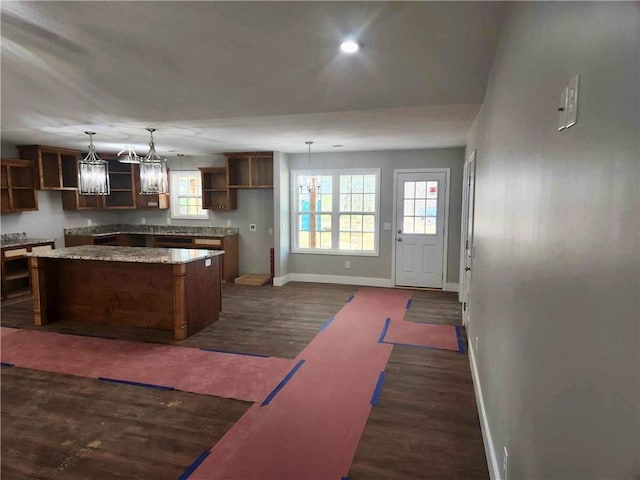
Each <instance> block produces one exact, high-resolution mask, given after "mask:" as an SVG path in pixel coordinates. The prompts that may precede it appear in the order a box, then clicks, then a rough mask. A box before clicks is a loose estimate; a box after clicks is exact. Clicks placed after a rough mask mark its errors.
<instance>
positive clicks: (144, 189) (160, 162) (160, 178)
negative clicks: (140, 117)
mask: <svg viewBox="0 0 640 480" xmlns="http://www.w3.org/2000/svg"><path fill="white" fill-rule="evenodd" d="M147 131H148V132H149V133H150V134H151V140H150V141H149V153H147V156H146V157H144V158H141V159H140V193H141V194H143V195H152V194H155V193H168V192H169V185H168V181H167V161H166V160H165V159H163V158H160V155H158V154H157V153H156V146H155V144H154V142H153V132H155V131H156V129H155V128H147Z"/></svg>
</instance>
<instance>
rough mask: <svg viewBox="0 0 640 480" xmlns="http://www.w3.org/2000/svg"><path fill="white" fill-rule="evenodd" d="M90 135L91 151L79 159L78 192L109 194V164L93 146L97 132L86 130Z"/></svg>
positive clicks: (81, 193) (83, 193)
mask: <svg viewBox="0 0 640 480" xmlns="http://www.w3.org/2000/svg"><path fill="white" fill-rule="evenodd" d="M84 133H86V134H87V135H89V153H87V156H86V157H84V158H83V159H82V160H78V193H79V194H80V195H109V193H111V189H110V188H109V166H108V165H107V162H106V160H102V159H101V158H100V157H99V156H98V154H97V153H96V148H95V147H94V146H93V136H94V135H95V134H96V132H84Z"/></svg>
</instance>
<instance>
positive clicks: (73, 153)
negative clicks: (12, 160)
mask: <svg viewBox="0 0 640 480" xmlns="http://www.w3.org/2000/svg"><path fill="white" fill-rule="evenodd" d="M17 148H18V152H19V154H20V158H21V159H24V160H31V161H32V162H34V164H35V165H36V168H37V178H38V188H39V189H41V190H69V189H77V188H78V158H79V155H80V152H79V151H78V150H69V149H64V148H56V147H44V146H41V145H19V146H18V147H17Z"/></svg>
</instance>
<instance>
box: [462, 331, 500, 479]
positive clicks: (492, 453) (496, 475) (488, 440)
mask: <svg viewBox="0 0 640 480" xmlns="http://www.w3.org/2000/svg"><path fill="white" fill-rule="evenodd" d="M467 351H468V352H469V363H470V364H471V377H472V379H473V388H474V390H475V391H476V404H477V406H478V415H479V416H480V428H481V430H482V440H483V442H484V452H485V455H486V457H487V465H488V467H489V478H491V480H502V475H501V473H502V472H501V470H500V469H499V468H498V458H497V457H496V449H495V446H494V444H493V438H492V437H491V429H490V428H489V420H488V419H487V411H486V410H485V408H484V397H483V396H482V387H481V386H480V377H479V376H478V367H477V365H476V356H475V352H474V351H473V348H472V346H471V341H468V342H467Z"/></svg>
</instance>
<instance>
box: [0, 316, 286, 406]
mask: <svg viewBox="0 0 640 480" xmlns="http://www.w3.org/2000/svg"><path fill="white" fill-rule="evenodd" d="M0 333H1V338H2V350H1V351H0V357H1V359H2V362H4V363H11V364H14V365H15V366H16V367H23V368H31V369H34V370H42V371H46V372H55V373H63V374H68V375H77V376H82V377H91V378H101V377H102V378H109V379H115V380H124V381H128V382H139V383H144V384H152V385H158V386H166V387H173V388H175V389H176V390H182V391H184V392H191V393H199V394H205V395H215V396H218V397H225V398H234V399H237V400H246V401H251V402H261V401H262V400H263V399H264V398H265V396H267V395H268V394H269V392H270V391H271V390H272V389H273V388H274V387H275V386H276V385H277V384H278V382H279V381H280V380H281V379H282V377H283V376H284V375H286V373H287V372H288V371H289V370H290V369H291V367H292V366H293V365H294V364H295V361H294V360H290V359H285V358H275V357H266V358H265V357H253V356H247V355H235V354H229V353H219V352H208V351H204V350H199V349H196V348H187V347H175V346H171V345H159V344H151V343H141V342H132V341H127V340H109V339H104V338H94V337H82V336H76V335H63V334H59V333H53V332H37V331H33V330H17V329H12V328H1V329H0Z"/></svg>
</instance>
